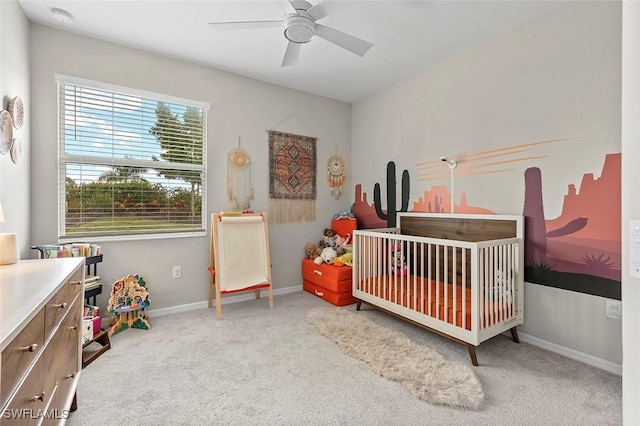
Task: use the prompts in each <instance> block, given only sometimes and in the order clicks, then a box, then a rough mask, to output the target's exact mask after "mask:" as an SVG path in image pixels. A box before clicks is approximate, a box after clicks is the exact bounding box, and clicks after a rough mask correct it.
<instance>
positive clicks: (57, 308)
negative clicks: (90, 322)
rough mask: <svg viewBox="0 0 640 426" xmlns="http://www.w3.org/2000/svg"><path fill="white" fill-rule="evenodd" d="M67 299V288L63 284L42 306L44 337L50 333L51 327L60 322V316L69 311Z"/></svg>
mask: <svg viewBox="0 0 640 426" xmlns="http://www.w3.org/2000/svg"><path fill="white" fill-rule="evenodd" d="M69 302H70V300H69V288H68V287H67V285H66V284H65V285H64V286H62V288H61V289H60V290H58V292H57V293H56V294H55V295H54V296H53V297H52V298H51V300H50V301H49V302H48V303H47V305H46V306H45V307H44V312H45V323H44V324H45V325H44V332H45V339H46V338H47V337H49V336H50V335H51V332H52V331H53V329H54V328H55V327H56V326H57V325H58V324H59V323H60V320H62V317H63V316H65V314H66V313H67V312H69V308H70V306H69V305H70V303H69Z"/></svg>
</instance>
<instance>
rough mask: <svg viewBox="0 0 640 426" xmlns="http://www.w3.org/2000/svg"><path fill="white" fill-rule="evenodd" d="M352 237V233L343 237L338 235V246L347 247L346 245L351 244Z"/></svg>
mask: <svg viewBox="0 0 640 426" xmlns="http://www.w3.org/2000/svg"><path fill="white" fill-rule="evenodd" d="M350 238H351V235H349V234H347V236H346V237H341V236H340V235H336V246H337V247H342V248H345V249H346V245H347V244H349V239H350Z"/></svg>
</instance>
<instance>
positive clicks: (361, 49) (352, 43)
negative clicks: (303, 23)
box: [315, 23, 373, 56]
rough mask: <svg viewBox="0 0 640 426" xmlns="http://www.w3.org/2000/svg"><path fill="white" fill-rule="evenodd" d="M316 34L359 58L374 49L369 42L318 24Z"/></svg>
mask: <svg viewBox="0 0 640 426" xmlns="http://www.w3.org/2000/svg"><path fill="white" fill-rule="evenodd" d="M315 33H316V35H317V36H318V37H320V38H323V39H325V40H327V41H330V42H331V43H333V44H335V45H337V46H340V47H342V48H343V49H346V50H348V51H349V52H352V53H355V54H356V55H358V56H364V54H365V53H367V51H368V50H369V49H371V47H373V43H369V42H368V41H365V40H362V39H359V38H357V37H354V36H352V35H349V34H345V33H343V32H341V31H338V30H334V29H333V28H329V27H327V26H324V25H322V24H318V23H316V24H315Z"/></svg>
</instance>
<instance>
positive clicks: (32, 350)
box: [20, 343, 38, 352]
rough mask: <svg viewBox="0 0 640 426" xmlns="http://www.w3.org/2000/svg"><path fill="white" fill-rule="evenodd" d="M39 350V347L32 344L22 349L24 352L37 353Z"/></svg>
mask: <svg viewBox="0 0 640 426" xmlns="http://www.w3.org/2000/svg"><path fill="white" fill-rule="evenodd" d="M37 349H38V345H37V344H36V343H32V344H31V345H29V346H24V347H22V348H20V350H21V351H22V352H35V351H36V350H37Z"/></svg>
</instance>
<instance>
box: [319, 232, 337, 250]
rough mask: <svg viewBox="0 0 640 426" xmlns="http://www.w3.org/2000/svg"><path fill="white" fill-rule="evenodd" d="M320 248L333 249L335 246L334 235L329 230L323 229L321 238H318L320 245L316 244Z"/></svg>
mask: <svg viewBox="0 0 640 426" xmlns="http://www.w3.org/2000/svg"><path fill="white" fill-rule="evenodd" d="M318 245H319V246H320V247H321V248H326V247H335V246H336V233H335V231H334V230H333V229H331V228H325V229H324V232H323V235H322V238H320V244H318Z"/></svg>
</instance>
